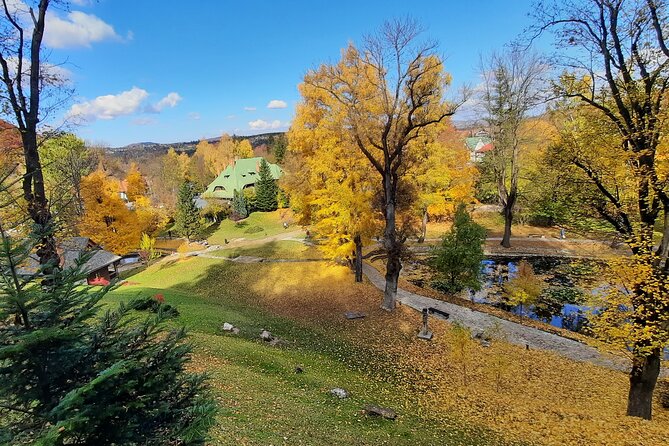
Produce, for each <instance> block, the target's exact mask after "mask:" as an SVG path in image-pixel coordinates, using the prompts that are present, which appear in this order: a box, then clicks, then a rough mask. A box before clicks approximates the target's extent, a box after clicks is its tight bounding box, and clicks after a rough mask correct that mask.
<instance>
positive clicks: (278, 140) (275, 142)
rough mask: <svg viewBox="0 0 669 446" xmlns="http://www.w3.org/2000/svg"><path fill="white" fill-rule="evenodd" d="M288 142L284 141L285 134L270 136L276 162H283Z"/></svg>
mask: <svg viewBox="0 0 669 446" xmlns="http://www.w3.org/2000/svg"><path fill="white" fill-rule="evenodd" d="M287 145H288V142H287V141H286V135H285V134H280V135H277V136H275V137H274V138H272V153H273V154H274V158H275V159H276V163H277V164H281V163H283V158H284V157H285V156H286V147H287Z"/></svg>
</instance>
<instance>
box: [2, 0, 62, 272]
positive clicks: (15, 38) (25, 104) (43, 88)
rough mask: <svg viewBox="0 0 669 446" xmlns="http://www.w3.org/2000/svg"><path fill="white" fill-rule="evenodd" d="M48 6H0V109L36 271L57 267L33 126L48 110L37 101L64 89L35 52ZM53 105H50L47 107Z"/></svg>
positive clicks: (38, 49) (8, 3)
mask: <svg viewBox="0 0 669 446" xmlns="http://www.w3.org/2000/svg"><path fill="white" fill-rule="evenodd" d="M52 3H54V2H53V1H50V0H39V1H38V2H37V1H29V2H27V3H23V2H14V1H8V0H2V15H3V20H2V21H0V40H1V41H2V45H0V67H1V68H2V73H1V75H0V80H1V81H2V87H3V90H4V91H3V92H2V101H3V109H5V110H8V111H9V114H10V115H11V116H12V117H13V118H14V120H15V123H16V126H17V127H18V129H19V131H20V132H21V140H22V143H23V157H24V161H25V169H26V173H25V175H24V177H23V181H22V189H23V198H24V199H25V201H26V203H27V208H28V214H29V216H30V218H31V219H32V220H33V222H34V230H35V231H37V232H39V233H40V243H39V244H38V246H37V251H36V252H37V255H38V257H39V260H40V263H41V264H42V265H51V266H52V267H53V266H57V265H58V264H59V256H58V252H57V250H56V242H55V239H54V235H53V230H54V228H53V216H52V215H51V210H50V209H49V202H48V197H47V194H46V189H45V187H44V175H43V173H42V164H41V161H40V154H39V151H38V148H39V135H38V124H39V123H40V121H41V120H42V119H43V118H44V116H45V114H46V112H48V111H49V107H48V106H49V104H47V107H44V105H45V104H44V103H43V101H42V96H43V95H45V94H46V93H47V92H48V91H49V90H52V92H53V91H56V92H57V91H58V89H59V88H62V87H63V85H64V82H63V79H61V78H59V76H57V75H56V74H55V73H54V72H49V70H48V65H47V64H44V63H43V62H44V58H43V56H42V52H41V50H42V39H43V37H44V31H45V24H46V14H47V10H48V9H49V6H50V5H51V4H52ZM56 96H58V95H57V94H56V95H55V96H54V97H56ZM61 99H62V97H61ZM58 104H59V102H58V101H54V102H53V103H52V104H50V105H51V106H56V105H58Z"/></svg>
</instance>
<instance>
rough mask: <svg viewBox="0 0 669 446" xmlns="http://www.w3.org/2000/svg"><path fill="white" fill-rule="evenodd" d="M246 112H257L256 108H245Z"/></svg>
mask: <svg viewBox="0 0 669 446" xmlns="http://www.w3.org/2000/svg"><path fill="white" fill-rule="evenodd" d="M244 111H256V108H255V107H244Z"/></svg>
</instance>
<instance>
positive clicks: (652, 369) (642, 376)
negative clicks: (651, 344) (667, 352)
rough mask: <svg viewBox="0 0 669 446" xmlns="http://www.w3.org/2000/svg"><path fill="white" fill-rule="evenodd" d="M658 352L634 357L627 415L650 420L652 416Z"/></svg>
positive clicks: (657, 371) (657, 373)
mask: <svg viewBox="0 0 669 446" xmlns="http://www.w3.org/2000/svg"><path fill="white" fill-rule="evenodd" d="M660 356H661V352H660V350H655V351H653V353H651V354H650V355H648V356H646V357H635V358H634V362H633V365H632V371H631V372H630V391H629V395H628V398H627V415H629V416H632V417H640V418H643V419H646V420H650V419H651V417H652V414H653V390H654V389H655V383H656V382H657V377H658V376H659V374H660Z"/></svg>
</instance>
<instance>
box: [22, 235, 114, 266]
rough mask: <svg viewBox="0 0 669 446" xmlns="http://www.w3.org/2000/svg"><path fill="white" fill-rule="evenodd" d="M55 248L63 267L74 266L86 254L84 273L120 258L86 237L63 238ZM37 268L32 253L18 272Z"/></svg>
mask: <svg viewBox="0 0 669 446" xmlns="http://www.w3.org/2000/svg"><path fill="white" fill-rule="evenodd" d="M57 250H58V254H59V255H60V266H61V268H63V269H71V268H74V267H75V266H76V264H77V261H78V260H79V259H80V258H81V257H83V256H88V257H87V260H86V263H84V265H83V266H82V272H84V273H85V274H90V273H92V272H94V271H97V270H99V269H100V268H104V267H105V266H109V265H111V264H112V263H115V262H118V261H120V260H121V257H120V256H117V255H116V254H114V253H111V252H109V251H105V250H104V249H102V248H101V247H100V246H99V245H98V244H96V243H95V242H93V241H92V240H91V239H90V238H88V237H69V238H66V239H63V240H61V241H59V242H58V248H57ZM38 270H39V258H38V257H37V255H36V254H32V255H31V256H30V257H28V261H27V262H26V264H25V265H22V266H21V267H20V268H19V274H21V275H30V274H35V273H36V272H37V271H38Z"/></svg>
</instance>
